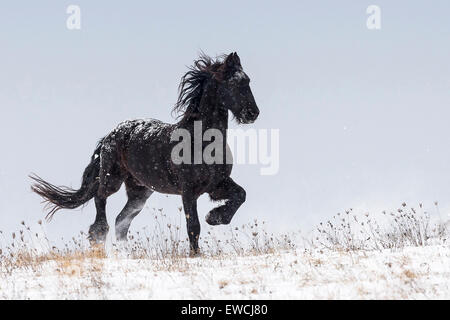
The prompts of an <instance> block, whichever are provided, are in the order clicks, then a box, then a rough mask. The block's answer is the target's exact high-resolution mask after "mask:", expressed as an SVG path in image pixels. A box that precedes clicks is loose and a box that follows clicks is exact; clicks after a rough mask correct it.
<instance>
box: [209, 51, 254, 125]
mask: <svg viewBox="0 0 450 320" xmlns="http://www.w3.org/2000/svg"><path fill="white" fill-rule="evenodd" d="M222 72H223V81H221V82H220V83H219V85H218V94H219V98H220V99H219V100H220V103H221V104H222V105H223V106H224V107H226V108H227V109H228V110H231V112H232V113H233V115H234V116H235V117H236V120H237V121H238V122H239V123H253V122H254V121H255V120H256V119H257V118H258V115H259V109H258V106H257V105H256V102H255V98H254V97H253V94H252V90H251V89H250V78H249V77H248V76H247V74H245V72H244V71H243V69H242V65H241V61H240V59H239V56H238V55H237V53H236V52H234V53H231V54H229V55H228V56H227V57H226V58H225V61H224V62H223V69H222Z"/></svg>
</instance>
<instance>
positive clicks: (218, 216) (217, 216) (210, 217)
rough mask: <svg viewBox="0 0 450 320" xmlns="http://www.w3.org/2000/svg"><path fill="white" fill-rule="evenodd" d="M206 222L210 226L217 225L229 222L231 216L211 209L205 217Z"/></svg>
mask: <svg viewBox="0 0 450 320" xmlns="http://www.w3.org/2000/svg"><path fill="white" fill-rule="evenodd" d="M205 220H206V223H208V224H209V225H211V226H218V225H220V224H229V223H230V222H231V218H229V217H227V216H226V215H224V214H223V213H222V212H220V211H219V210H216V209H212V210H211V211H210V212H208V214H207V215H206V217H205Z"/></svg>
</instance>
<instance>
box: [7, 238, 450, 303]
mask: <svg viewBox="0 0 450 320" xmlns="http://www.w3.org/2000/svg"><path fill="white" fill-rule="evenodd" d="M0 298H1V299H55V298H56V299H361V298H362V299H430V298H438V299H450V247H449V246H448V245H447V246H442V245H439V246H427V247H410V248H404V249H399V250H384V251H350V252H339V251H336V250H334V251H331V250H330V251H323V250H313V251H309V250H304V249H295V250H294V249H292V250H284V251H283V250H280V251H277V252H275V253H273V254H266V255H246V256H237V255H219V256H215V257H199V258H178V259H175V260H171V261H162V260H151V259H128V258H119V257H108V258H96V257H90V258H81V259H80V258H73V259H57V260H49V261H43V262H40V263H39V264H38V265H36V266H33V267H27V266H24V267H21V268H16V269H14V270H12V271H11V272H10V273H7V272H4V273H3V274H1V275H0Z"/></svg>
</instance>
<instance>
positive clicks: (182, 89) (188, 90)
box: [172, 53, 226, 117]
mask: <svg viewBox="0 0 450 320" xmlns="http://www.w3.org/2000/svg"><path fill="white" fill-rule="evenodd" d="M225 58H226V55H222V56H219V57H217V58H211V57H209V56H207V55H206V54H204V53H201V54H200V55H199V58H198V59H197V60H195V61H194V63H193V64H192V66H190V67H188V68H189V71H188V72H186V74H185V75H184V76H183V77H181V82H180V85H179V86H178V100H177V102H176V103H175V106H174V107H173V109H172V113H175V114H178V117H183V116H185V115H189V114H192V113H195V112H197V111H198V106H199V104H200V100H201V96H202V93H203V88H204V86H205V84H206V82H207V80H208V79H210V78H211V77H212V76H215V77H216V78H217V79H221V78H222V74H223V68H222V67H223V64H224V63H223V62H224V59H225Z"/></svg>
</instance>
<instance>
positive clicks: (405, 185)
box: [0, 0, 450, 238]
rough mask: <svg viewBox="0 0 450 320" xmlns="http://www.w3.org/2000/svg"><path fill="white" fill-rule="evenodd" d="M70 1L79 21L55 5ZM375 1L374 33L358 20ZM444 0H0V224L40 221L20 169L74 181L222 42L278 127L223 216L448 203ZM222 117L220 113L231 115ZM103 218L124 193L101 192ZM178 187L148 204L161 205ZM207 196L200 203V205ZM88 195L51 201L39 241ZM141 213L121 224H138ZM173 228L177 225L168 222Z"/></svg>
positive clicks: (82, 223) (267, 123)
mask: <svg viewBox="0 0 450 320" xmlns="http://www.w3.org/2000/svg"><path fill="white" fill-rule="evenodd" d="M70 4H77V5H79V6H80V7H81V19H82V20H81V30H79V31H69V30H67V28H66V18H67V16H68V15H67V14H66V12H65V11H66V8H67V6H68V5H70ZM371 4H376V5H378V6H380V7H381V13H382V14H381V19H382V29H381V30H378V31H370V30H368V29H367V28H366V19H367V14H366V8H367V7H368V6H369V5H371ZM449 12H450V3H449V2H448V1H439V0H434V1H432V2H430V1H411V0H410V1H378V0H374V1H349V0H345V1H343V0H341V1H331V0H330V1H298V0H297V1H220V2H219V1H158V2H155V3H151V2H150V1H133V2H124V1H87V0H77V1H75V0H73V1H50V0H48V1H44V0H41V1H3V2H2V4H1V10H0V26H1V28H0V43H1V48H2V49H1V50H0V65H1V73H0V108H1V117H2V121H1V125H0V139H1V140H0V141H1V146H2V151H1V156H0V230H13V229H16V228H17V227H18V226H19V223H20V221H21V220H26V221H29V222H30V223H31V222H35V221H37V220H38V219H40V218H42V217H43V212H42V206H41V204H40V199H39V198H38V197H37V196H36V195H34V194H32V193H31V191H30V189H29V184H30V181H29V179H28V178H27V175H28V174H29V173H30V172H36V173H38V174H39V175H41V176H42V177H44V178H45V179H48V180H49V181H51V182H53V183H56V184H63V185H69V186H73V187H78V186H79V183H80V179H81V175H82V172H83V169H84V168H85V166H86V165H87V163H88V162H89V157H90V156H91V154H92V152H93V150H94V146H95V143H96V141H97V140H98V139H99V138H100V137H102V136H103V135H105V134H106V133H107V132H108V131H109V130H111V129H112V128H113V127H114V126H115V125H116V124H117V123H119V122H120V121H122V120H124V119H130V118H136V117H152V118H158V119H161V120H164V121H169V122H172V121H174V120H173V119H172V117H171V115H170V108H171V106H172V105H173V103H174V102H175V100H176V95H177V86H178V83H179V79H180V77H181V76H182V74H183V73H184V72H185V71H186V67H185V66H186V65H189V64H190V63H191V62H192V60H193V59H194V58H195V57H196V55H197V52H198V51H199V50H203V51H205V52H206V53H208V54H211V55H215V54H220V53H229V52H231V51H237V52H238V54H239V55H240V57H241V61H242V64H243V67H244V70H245V71H246V73H247V74H248V75H249V76H250V78H251V79H252V89H253V92H254V95H255V98H256V101H257V103H258V106H259V108H260V110H261V114H260V118H259V119H258V121H257V122H256V123H255V124H253V125H252V126H253V127H254V128H264V129H271V128H276V129H280V171H279V174H278V175H275V176H261V175H259V167H258V166H237V167H235V168H234V171H233V174H232V176H233V178H234V179H235V180H236V181H237V182H238V183H240V184H241V185H242V186H243V187H244V188H245V189H246V190H247V202H246V203H245V204H244V205H243V207H242V208H241V209H240V210H239V211H238V213H237V215H236V217H235V220H234V222H233V223H234V224H237V225H239V224H242V223H245V222H248V221H249V220H251V219H253V218H255V217H258V218H259V219H264V220H266V221H268V222H269V223H270V224H272V226H273V229H278V230H284V229H289V230H292V229H300V228H308V227H311V226H312V225H313V224H314V223H317V222H319V221H320V220H321V219H325V218H327V217H329V216H331V215H333V214H335V213H336V212H338V211H342V210H344V209H346V208H349V207H353V208H358V209H360V210H371V211H374V212H376V211H380V210H382V209H388V210H389V209H394V208H395V206H397V205H398V204H400V203H401V202H403V201H406V202H409V203H417V202H419V201H423V202H424V203H425V204H426V205H428V206H431V204H432V201H434V200H439V201H440V203H441V209H442V212H443V213H444V214H447V213H450V201H449V200H450V199H449V195H450V148H449V146H450V127H449V119H450V111H449V106H450V64H449V56H450V42H449V39H450V22H449V19H448V13H449ZM232 127H235V124H232ZM110 199H111V200H110V202H109V206H108V218H109V221H110V224H111V225H112V223H113V221H114V218H115V216H116V215H117V214H118V212H119V210H120V209H121V207H122V206H123V205H124V204H125V195H124V192H123V190H121V192H119V193H118V194H116V195H115V196H113V197H111V198H110ZM180 203H181V201H180V199H179V198H178V197H172V196H171V197H169V198H166V197H165V196H163V195H156V194H155V195H153V196H152V197H151V198H150V200H149V202H148V206H149V207H150V208H151V207H157V208H159V207H164V208H165V211H166V212H167V213H168V214H173V215H174V216H176V217H177V219H178V216H177V215H179V213H178V211H177V210H176V207H177V206H179V205H180ZM211 206H212V204H210V203H208V201H207V200H206V199H203V200H202V201H201V205H200V217H201V221H202V225H203V226H205V225H206V223H204V222H203V221H204V215H205V214H206V212H207V210H208V209H209V208H211ZM93 219H94V206H93V205H92V204H89V205H88V206H87V207H86V208H84V209H83V210H82V211H61V212H59V213H58V214H57V215H56V216H55V218H54V220H53V221H52V222H51V223H50V224H49V225H48V226H47V230H48V231H47V232H48V234H49V236H50V237H53V238H58V237H60V236H61V235H64V236H68V237H70V236H72V235H73V234H75V233H76V232H78V231H79V230H84V231H86V230H87V228H88V226H89V224H90V223H91V222H92V221H93ZM151 219H152V218H151V214H150V211H148V210H147V211H145V212H143V213H142V214H141V215H140V216H139V217H137V218H136V220H135V223H134V224H133V225H132V228H133V229H136V228H139V227H141V226H143V225H145V224H147V223H149V221H151ZM180 221H181V224H182V226H183V227H184V221H183V220H181V219H180Z"/></svg>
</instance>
